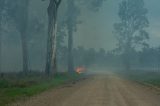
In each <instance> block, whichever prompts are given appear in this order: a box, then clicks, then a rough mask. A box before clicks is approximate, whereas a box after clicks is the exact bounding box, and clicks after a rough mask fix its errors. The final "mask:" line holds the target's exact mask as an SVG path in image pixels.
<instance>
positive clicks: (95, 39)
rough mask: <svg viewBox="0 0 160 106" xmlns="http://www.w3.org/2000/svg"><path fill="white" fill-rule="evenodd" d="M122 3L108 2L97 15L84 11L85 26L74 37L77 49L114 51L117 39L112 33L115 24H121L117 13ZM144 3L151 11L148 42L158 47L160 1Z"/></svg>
mask: <svg viewBox="0 0 160 106" xmlns="http://www.w3.org/2000/svg"><path fill="white" fill-rule="evenodd" d="M120 1H121V0H106V2H104V4H103V6H102V7H101V8H100V11H99V12H97V13H88V12H87V13H86V12H85V11H82V16H81V18H82V21H83V24H81V25H79V27H78V31H77V32H76V33H75V36H74V39H75V40H74V43H75V44H76V47H77V46H81V45H83V46H84V47H86V48H96V49H99V48H104V49H105V50H112V49H114V48H115V47H116V39H115V37H114V34H113V33H112V32H113V31H114V29H113V24H114V23H116V22H119V18H118V14H117V13H118V4H119V3H120ZM144 2H145V7H146V8H147V9H148V11H149V13H148V14H147V17H148V19H149V22H150V27H149V28H148V29H147V31H148V33H149V35H150V40H149V41H148V42H149V44H150V46H151V47H157V46H159V45H160V41H159V39H160V35H159V33H160V22H159V19H160V14H159V11H160V6H159V4H160V1H159V0H144Z"/></svg>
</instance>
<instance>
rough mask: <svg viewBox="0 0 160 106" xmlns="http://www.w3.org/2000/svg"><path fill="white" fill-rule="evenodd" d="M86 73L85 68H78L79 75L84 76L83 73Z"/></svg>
mask: <svg viewBox="0 0 160 106" xmlns="http://www.w3.org/2000/svg"><path fill="white" fill-rule="evenodd" d="M85 71H86V69H85V68H84V67H77V68H76V72H77V73H78V74H82V73H84V72H85Z"/></svg>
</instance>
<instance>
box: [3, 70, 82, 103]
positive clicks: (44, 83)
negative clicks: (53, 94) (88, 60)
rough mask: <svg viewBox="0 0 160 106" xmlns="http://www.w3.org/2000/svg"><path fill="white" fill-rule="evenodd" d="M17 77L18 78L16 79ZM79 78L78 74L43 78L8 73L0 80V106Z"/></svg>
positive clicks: (35, 74)
mask: <svg viewBox="0 0 160 106" xmlns="http://www.w3.org/2000/svg"><path fill="white" fill-rule="evenodd" d="M17 76H18V77H17ZM78 78H80V75H78V74H76V73H75V74H72V75H71V74H68V73H61V74H56V75H55V76H50V77H48V76H44V75H43V74H42V73H29V74H28V75H23V74H21V73H18V74H15V73H10V74H6V75H4V77H3V78H1V79H0V106H5V105H6V104H8V103H11V102H14V101H16V100H18V99H24V98H26V97H30V96H33V95H36V94H39V93H41V92H43V91H46V90H49V89H51V88H55V87H57V86H60V85H62V84H65V83H69V82H72V81H74V80H77V79H78Z"/></svg>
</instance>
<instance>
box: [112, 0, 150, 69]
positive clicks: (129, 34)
mask: <svg viewBox="0 0 160 106" xmlns="http://www.w3.org/2000/svg"><path fill="white" fill-rule="evenodd" d="M144 6H145V4H144V1H143V0H123V1H122V2H121V3H120V4H119V12H118V15H119V18H120V22H119V23H116V24H114V29H115V34H116V38H117V40H118V48H119V50H120V51H121V53H122V54H123V60H124V65H125V67H126V70H130V67H131V66H130V64H131V63H130V62H131V61H130V60H131V57H130V56H131V54H132V51H133V50H135V49H137V48H139V47H142V46H147V43H146V40H147V39H149V35H148V33H147V32H146V28H147V27H148V26H149V21H148V19H147V16H146V15H147V13H148V11H147V9H146V8H145V7H144Z"/></svg>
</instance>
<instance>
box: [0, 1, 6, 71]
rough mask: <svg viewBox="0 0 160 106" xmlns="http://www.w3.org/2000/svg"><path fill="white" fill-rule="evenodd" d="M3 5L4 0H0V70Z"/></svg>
mask: <svg viewBox="0 0 160 106" xmlns="http://www.w3.org/2000/svg"><path fill="white" fill-rule="evenodd" d="M4 6H5V0H1V1H0V72H1V71H2V69H1V62H2V60H1V53H2V22H3V16H4V14H3V13H4V12H3V11H4Z"/></svg>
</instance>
